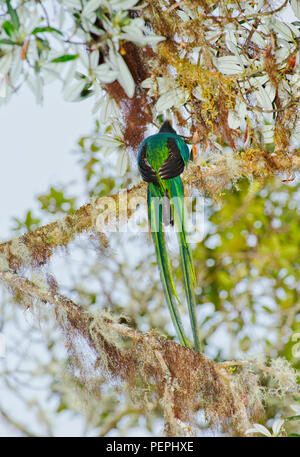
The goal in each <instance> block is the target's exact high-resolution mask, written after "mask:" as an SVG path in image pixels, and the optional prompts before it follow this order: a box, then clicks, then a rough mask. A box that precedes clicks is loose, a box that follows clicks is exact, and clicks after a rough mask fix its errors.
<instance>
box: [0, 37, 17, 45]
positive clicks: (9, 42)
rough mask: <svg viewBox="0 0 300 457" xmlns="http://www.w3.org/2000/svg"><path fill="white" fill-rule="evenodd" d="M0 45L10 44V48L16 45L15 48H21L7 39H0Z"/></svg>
mask: <svg viewBox="0 0 300 457" xmlns="http://www.w3.org/2000/svg"><path fill="white" fill-rule="evenodd" d="M0 44H11V45H12V46H13V45H17V46H21V45H20V44H19V43H17V42H16V41H12V40H9V39H7V38H2V39H1V40H0Z"/></svg>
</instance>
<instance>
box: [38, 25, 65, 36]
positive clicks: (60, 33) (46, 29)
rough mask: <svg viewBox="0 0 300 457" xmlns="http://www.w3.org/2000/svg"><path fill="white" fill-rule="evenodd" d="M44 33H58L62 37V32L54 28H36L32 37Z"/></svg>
mask: <svg viewBox="0 0 300 457" xmlns="http://www.w3.org/2000/svg"><path fill="white" fill-rule="evenodd" d="M43 32H56V33H58V34H59V35H62V36H63V34H62V32H61V31H60V30H58V29H55V28H54V27H36V28H35V29H34V30H33V31H32V32H31V35H36V34H37V33H43Z"/></svg>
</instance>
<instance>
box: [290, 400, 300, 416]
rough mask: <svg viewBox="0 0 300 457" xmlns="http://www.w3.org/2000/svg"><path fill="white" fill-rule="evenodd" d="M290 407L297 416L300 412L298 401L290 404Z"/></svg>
mask: <svg viewBox="0 0 300 457" xmlns="http://www.w3.org/2000/svg"><path fill="white" fill-rule="evenodd" d="M291 409H292V410H293V411H294V412H295V413H296V415H297V416H298V414H300V403H297V404H296V403H295V404H293V405H291Z"/></svg>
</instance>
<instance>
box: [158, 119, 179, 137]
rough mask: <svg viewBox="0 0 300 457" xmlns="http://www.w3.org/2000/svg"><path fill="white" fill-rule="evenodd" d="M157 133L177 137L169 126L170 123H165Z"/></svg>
mask: <svg viewBox="0 0 300 457" xmlns="http://www.w3.org/2000/svg"><path fill="white" fill-rule="evenodd" d="M158 133H174V135H177V133H176V131H175V130H174V129H173V127H172V126H171V123H170V121H165V122H164V123H163V125H162V126H161V128H160V129H159V132H158Z"/></svg>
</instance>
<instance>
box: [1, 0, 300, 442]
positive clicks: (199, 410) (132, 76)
mask: <svg viewBox="0 0 300 457" xmlns="http://www.w3.org/2000/svg"><path fill="white" fill-rule="evenodd" d="M287 6H289V8H290V11H293V14H294V15H295V16H296V17H295V18H294V19H293V20H292V22H291V23H288V24H287V23H286V22H285V21H284V19H283V18H282V17H281V14H282V13H283V12H284V11H285V8H286V7H287ZM0 8H1V11H0V13H1V14H0V24H1V32H0V103H3V104H5V103H7V102H9V100H10V99H11V97H12V96H13V95H14V93H15V92H16V91H18V90H20V88H21V86H22V85H23V84H28V85H29V87H30V88H31V89H32V90H33V92H34V94H35V97H36V100H37V102H39V103H40V102H42V94H43V87H44V85H46V84H48V83H51V82H52V81H54V80H56V79H58V80H60V81H61V83H62V88H63V96H64V98H65V100H67V101H70V102H71V101H72V102H77V101H80V100H83V99H85V98H86V97H94V99H95V105H94V113H97V116H99V117H98V120H97V124H96V126H95V130H94V131H93V132H92V133H91V134H89V135H86V134H85V135H84V136H83V137H82V138H80V139H79V140H78V147H77V151H76V155H77V157H78V163H79V164H80V166H81V167H82V172H83V174H82V175H83V178H82V179H83V182H84V184H85V189H86V195H85V197H86V199H87V200H88V198H90V203H87V204H86V205H84V206H82V207H80V208H79V209H76V206H77V205H76V202H77V201H78V198H79V197H81V198H82V196H78V195H70V194H69V192H68V191H66V190H65V189H62V188H59V189H56V188H54V187H50V190H49V192H47V193H44V194H43V195H40V196H39V197H38V202H39V203H40V208H41V211H40V214H39V215H38V217H36V216H33V212H32V211H30V210H29V211H28V212H27V214H26V216H25V219H24V220H22V219H20V218H16V219H15V227H14V230H15V231H16V232H18V233H17V234H16V233H15V235H17V236H15V237H14V238H12V239H11V240H10V241H7V242H5V243H2V244H1V245H0V279H1V280H2V281H3V282H4V283H5V284H6V285H8V288H9V291H10V293H11V295H12V296H13V298H14V302H15V303H17V304H18V305H16V304H13V303H12V300H11V298H9V297H10V296H8V295H7V293H6V292H4V291H3V292H2V300H1V305H0V306H1V318H2V319H1V325H2V327H1V330H2V331H3V332H4V333H5V332H6V331H7V333H9V334H11V335H13V336H12V341H11V344H9V349H8V350H9V351H12V353H13V352H14V351H16V353H15V357H14V360H15V361H18V364H20V368H18V369H17V368H16V366H17V365H18V364H17V363H16V366H13V364H12V366H9V364H7V363H6V362H5V363H4V364H3V379H4V383H5V385H6V389H8V390H9V391H10V393H11V394H14V395H15V396H16V397H18V396H19V397H22V395H20V392H21V391H22V390H21V387H20V386H21V385H22V368H23V364H24V369H23V371H24V372H25V373H27V374H29V378H26V382H27V384H30V382H29V381H28V379H31V378H32V377H34V376H35V377H39V379H41V380H42V379H44V378H45V379H48V383H45V385H44V390H45V391H46V392H47V394H48V395H49V397H50V398H51V399H53V400H55V405H56V406H55V407H54V409H53V408H52V410H51V408H50V406H49V409H47V407H43V406H42V403H38V408H37V412H36V414H37V415H38V416H42V417H43V420H42V421H41V426H40V428H38V427H37V428H36V431H33V430H32V427H28V428H26V426H25V425H24V424H22V423H19V422H18V421H17V420H16V419H15V418H14V416H13V415H12V414H9V413H8V412H7V411H6V410H5V408H4V407H3V405H1V404H0V410H1V414H2V416H3V418H4V419H5V420H6V421H7V422H9V423H11V424H12V425H13V426H14V427H15V428H16V429H17V430H19V431H20V432H21V433H24V434H27V435H35V434H42V433H46V434H48V435H51V434H55V422H56V420H57V418H58V417H59V416H60V415H63V414H64V413H66V412H70V411H72V412H73V413H75V414H83V416H82V417H83V419H82V420H83V422H84V424H85V426H86V430H85V433H93V434H99V435H106V434H109V433H110V434H117V433H120V434H126V433H127V431H128V430H130V429H132V428H134V427H136V426H138V425H139V426H140V428H143V430H144V433H146V429H147V430H148V432H149V433H151V434H161V433H162V429H163V425H162V422H161V418H162V417H164V421H165V425H164V430H165V433H167V434H169V435H172V434H175V435H190V434H205V433H208V434H211V433H212V429H214V432H215V433H219V434H221V433H227V434H232V435H244V434H245V433H247V430H248V433H250V432H251V433H262V431H264V434H267V435H268V434H271V433H270V432H269V428H270V427H272V430H273V434H274V435H280V436H282V435H287V434H289V435H290V436H296V435H297V433H298V432H299V418H298V416H299V414H298V410H297V408H296V409H295V402H296V406H297V402H298V397H299V388H298V386H297V380H298V379H297V373H298V372H297V371H295V370H297V369H299V360H300V359H299V355H296V356H295V350H294V347H295V342H297V338H296V339H295V338H294V336H295V335H296V336H297V334H298V335H299V333H298V332H300V324H299V310H300V308H299V300H298V296H299V281H300V265H299V254H298V253H299V248H300V246H299V237H298V227H299V217H300V216H299V215H300V197H299V190H298V182H299V176H298V175H297V167H299V149H298V148H299V142H300V141H299V115H298V112H297V105H298V104H299V74H298V73H299V53H298V50H299V37H300V32H299V20H300V15H299V6H298V3H297V2H296V1H294V0H292V1H291V2H288V1H284V0H282V2H281V3H278V2H276V3H274V2H271V1H263V0H259V1H257V2H253V1H245V2H235V1H227V0H226V1H222V2H211V1H205V0H201V1H196V0H186V1H183V2H174V1H168V0H152V1H144V2H140V1H137V0H107V1H106V0H89V1H87V0H57V1H50V0H49V1H45V2H38V1H33V0H29V1H22V2H21V1H6V2H2V4H1V6H0ZM2 109H4V107H2ZM165 116H167V117H169V118H170V119H172V122H173V125H174V126H176V128H177V129H178V131H179V133H180V134H182V135H183V136H184V138H185V140H186V141H187V142H188V143H189V144H192V148H193V152H194V164H193V165H191V166H190V168H189V169H188V170H187V172H186V173H185V175H184V176H183V180H184V183H185V188H186V193H187V195H191V196H193V197H195V196H196V197H198V198H202V199H203V201H204V203H205V219H204V220H205V224H204V228H205V230H204V233H203V239H202V240H201V242H197V243H195V244H194V245H193V246H192V247H193V254H194V258H195V268H196V272H197V283H198V285H199V287H198V290H197V299H198V303H199V306H198V318H199V324H200V327H201V334H202V338H203V342H204V351H205V354H206V356H207V357H204V356H203V355H202V354H201V355H199V356H198V355H196V354H195V353H194V351H192V350H191V351H189V350H185V349H183V348H182V347H180V346H177V345H176V344H175V342H173V341H171V340H172V339H173V338H174V334H173V329H172V327H171V325H170V322H169V317H168V314H167V312H166V309H165V308H166V307H165V305H164V304H163V303H164V299H163V294H162V291H161V286H160V281H159V277H158V272H157V265H156V264H155V256H154V251H153V248H152V246H151V244H150V243H149V242H148V240H147V234H144V233H141V234H136V233H131V232H130V231H129V232H127V233H122V232H118V233H114V232H113V233H105V234H104V233H99V232H97V230H96V223H95V221H96V218H97V216H98V215H99V212H100V210H99V207H100V206H99V205H100V203H101V202H102V201H103V199H104V198H105V197H106V196H107V195H110V196H111V197H112V199H113V200H114V202H115V203H116V206H117V209H118V217H120V213H121V211H122V208H121V205H120V203H119V195H120V193H119V192H120V190H125V189H129V191H128V192H127V193H128V196H129V198H130V197H140V196H144V195H145V186H144V184H142V183H140V182H139V178H137V170H136V167H135V165H134V164H135V158H136V157H135V156H136V152H137V149H138V147H139V145H140V143H141V141H142V139H143V138H144V137H145V135H147V134H150V133H152V132H154V131H155V132H156V127H158V126H159V125H160V124H161V122H162V119H163V118H164V117H165ZM154 127H155V129H154ZM130 159H132V160H130ZM274 175H275V177H274ZM137 212H140V223H139V226H140V227H141V228H142V227H145V226H146V219H145V212H144V210H143V208H140V210H138V211H137ZM194 212H196V208H194ZM132 215H133V211H131V212H130V211H128V212H127V213H126V216H127V218H128V219H129V220H130V217H131V216H132ZM53 216H59V217H60V219H57V220H53ZM49 218H51V222H50V223H49V224H47V225H41V226H40V227H38V228H37V225H40V224H41V223H45V222H48V221H49ZM24 231H26V233H24ZM169 245H170V250H171V251H172V249H173V247H172V236H170V243H169ZM133 252H134V253H135V255H132V253H133ZM172 261H173V265H174V266H175V267H176V266H178V261H177V253H176V252H174V251H172ZM58 265H59V268H57V266H58ZM176 280H177V283H178V286H179V290H180V285H181V290H180V294H181V295H183V293H184V291H183V288H182V277H181V273H180V268H177V271H176ZM20 304H23V305H24V306H25V308H30V309H31V310H32V312H33V315H34V317H37V318H38V321H39V322H40V324H41V326H42V330H40V329H39V327H38V325H37V324H36V323H35V321H34V320H33V321H32V322H30V324H28V325H29V326H30V329H31V331H32V334H34V335H39V346H40V348H41V347H43V351H44V353H45V354H46V356H45V360H47V361H48V362H45V363H44V362H42V361H41V360H40V359H39V357H38V356H37V354H38V352H35V351H36V349H34V348H33V347H32V348H30V349H28V352H27V353H26V354H25V355H24V354H23V353H21V352H20V351H19V345H18V344H14V339H15V338H16V335H17V334H18V332H17V331H16V329H18V331H19V333H20V332H21V333H22V335H23V334H24V335H27V334H28V333H31V331H30V332H28V327H26V325H27V324H25V323H23V315H22V314H21V313H20V310H18V306H19V305H20ZM50 310H51V311H50ZM182 311H183V312H184V310H182ZM49 313H50V314H49ZM19 321H21V322H22V323H21V324H20V323H19ZM54 321H55V322H56V327H55V328H53V326H54ZM58 328H59V329H60V330H62V331H63V334H64V336H65V338H66V340H67V345H66V348H67V351H68V352H66V350H65V349H63V348H62V346H61V334H60V332H59V331H58V330H57V329H58ZM153 329H155V331H153ZM141 332H150V333H141ZM41 334H42V339H41ZM161 335H163V336H165V337H167V338H168V339H165V338H163V337H162V336H161ZM14 347H16V348H17V349H14ZM40 350H41V349H40ZM19 352H20V353H19ZM231 359H238V360H231ZM33 360H34V361H35V364H34V368H32V364H30V363H29V364H28V365H26V361H27V362H28V361H29V362H32V361H33ZM226 360H227V362H226ZM66 365H67V366H68V370H66ZM36 370H37V371H36ZM36 373H38V374H36ZM49 377H50V379H51V381H50V382H49ZM56 379H59V382H56V381H55V380H56ZM200 380H201V381H200ZM35 389H36V386H35V385H33V390H32V397H33V398H34V396H35V395H36V390H35ZM19 400H20V401H21V403H22V402H23V403H24V404H25V405H26V411H27V412H26V414H27V413H28V414H29V412H28V411H29V409H30V401H29V400H28V399H27V397H25V396H24V398H20V399H19ZM293 408H294V409H293ZM51 411H52V412H53V413H55V415H54V420H51V418H50V416H51ZM294 412H295V414H294ZM279 416H280V417H279ZM283 418H285V422H284V423H283V422H282V420H283ZM143 420H144V422H141V421H143ZM253 421H260V422H263V423H264V424H265V426H267V428H266V427H265V426H262V425H261V424H259V425H260V427H259V425H258V426H257V424H255V425H254V426H253V427H252V425H251V424H252V422H253ZM141 424H142V425H141ZM33 429H35V428H34V427H33ZM249 430H250V431H249ZM253 430H254V431H253Z"/></svg>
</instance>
